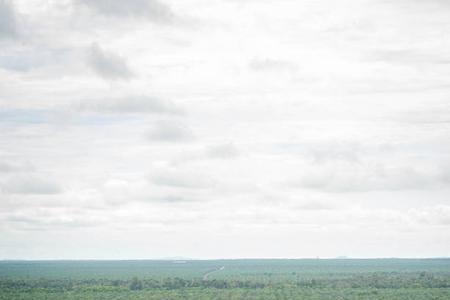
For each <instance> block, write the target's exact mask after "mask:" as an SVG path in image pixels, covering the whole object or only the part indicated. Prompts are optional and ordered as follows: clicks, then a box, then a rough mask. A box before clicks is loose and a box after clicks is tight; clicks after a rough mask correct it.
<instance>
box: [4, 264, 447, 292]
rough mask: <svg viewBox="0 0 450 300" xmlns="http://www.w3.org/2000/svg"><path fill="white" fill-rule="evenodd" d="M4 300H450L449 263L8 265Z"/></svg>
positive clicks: (5, 267)
mask: <svg viewBox="0 0 450 300" xmlns="http://www.w3.org/2000/svg"><path fill="white" fill-rule="evenodd" d="M0 299H450V260H448V259H430V260H400V259H383V260H216V261H48V262H32V261H30V262H25V261H20V262H14V261H5V262H0Z"/></svg>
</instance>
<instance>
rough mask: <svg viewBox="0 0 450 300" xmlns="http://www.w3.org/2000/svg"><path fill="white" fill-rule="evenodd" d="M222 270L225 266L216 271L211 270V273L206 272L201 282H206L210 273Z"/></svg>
mask: <svg viewBox="0 0 450 300" xmlns="http://www.w3.org/2000/svg"><path fill="white" fill-rule="evenodd" d="M223 269H225V266H221V267H220V268H217V269H214V270H211V271H208V272H206V273H205V274H204V275H203V280H208V276H209V275H211V274H212V273H215V272H219V271H222V270H223Z"/></svg>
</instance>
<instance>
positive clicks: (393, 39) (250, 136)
mask: <svg viewBox="0 0 450 300" xmlns="http://www.w3.org/2000/svg"><path fill="white" fill-rule="evenodd" d="M449 49H450V3H449V2H448V1H443V0H428V1H419V0H386V1H378V0H343V1H333V0H319V1H317V0H316V1H313V0H302V1H296V0H259V1H254V0H241V1H238V0H183V1H176V0H128V1H121V0H109V1H108V0H90V1H88V0H0V259H145V258H162V257H173V256H183V257H193V258H249V257H254V258H302V257H310V258H315V257H337V256H341V255H346V256H349V257H355V258H356V257H449V256H450V131H449V130H450V99H449V97H450V52H449Z"/></svg>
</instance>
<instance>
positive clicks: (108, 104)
mask: <svg viewBox="0 0 450 300" xmlns="http://www.w3.org/2000/svg"><path fill="white" fill-rule="evenodd" d="M75 106H76V108H77V109H78V110H80V111H97V112H106V113H161V114H183V113H184V112H183V110H182V109H180V108H178V107H177V106H176V105H175V104H174V103H172V102H171V101H169V100H162V99H159V98H155V97H147V96H129V97H120V98H108V99H100V100H89V101H82V102H79V103H77V104H75Z"/></svg>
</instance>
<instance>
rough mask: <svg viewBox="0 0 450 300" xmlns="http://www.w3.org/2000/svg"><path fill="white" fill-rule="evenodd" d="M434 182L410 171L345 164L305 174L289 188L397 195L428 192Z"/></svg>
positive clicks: (404, 168) (380, 166)
mask: <svg viewBox="0 0 450 300" xmlns="http://www.w3.org/2000/svg"><path fill="white" fill-rule="evenodd" d="M433 179H435V178H433V177H432V175H431V174H426V173H422V172H419V171H417V170H415V169H413V168H411V167H395V168H394V167H391V168H387V167H385V166H383V165H381V164H377V165H374V166H370V165H359V166H358V165H348V164H347V165H345V166H342V165H332V166H327V167H323V168H321V167H316V168H314V169H313V170H310V171H307V172H305V173H304V174H303V175H302V176H301V177H300V179H299V180H293V181H290V182H289V183H288V186H290V187H301V188H307V189H313V190H321V191H323V192H370V191H381V190H386V191H398V190H414V189H424V188H429V187H430V186H432V185H433Z"/></svg>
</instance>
